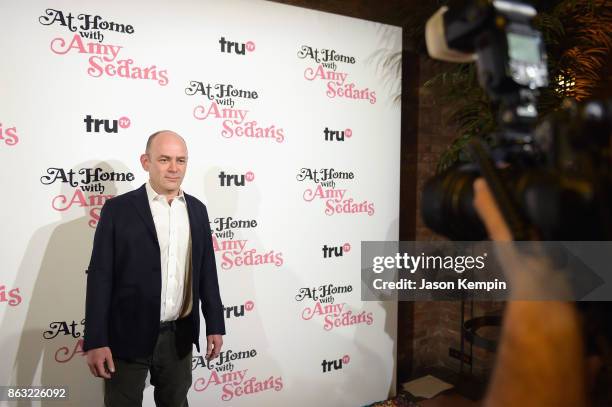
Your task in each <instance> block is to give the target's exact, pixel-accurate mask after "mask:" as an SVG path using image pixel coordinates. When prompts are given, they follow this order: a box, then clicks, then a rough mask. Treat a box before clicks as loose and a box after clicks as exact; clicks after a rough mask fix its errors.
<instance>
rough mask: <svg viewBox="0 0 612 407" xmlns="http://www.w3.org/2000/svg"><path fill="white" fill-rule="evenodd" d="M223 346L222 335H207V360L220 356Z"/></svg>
mask: <svg viewBox="0 0 612 407" xmlns="http://www.w3.org/2000/svg"><path fill="white" fill-rule="evenodd" d="M222 346H223V336H222V335H208V336H206V360H212V359H214V358H216V357H217V356H219V353H220V352H221V347H222Z"/></svg>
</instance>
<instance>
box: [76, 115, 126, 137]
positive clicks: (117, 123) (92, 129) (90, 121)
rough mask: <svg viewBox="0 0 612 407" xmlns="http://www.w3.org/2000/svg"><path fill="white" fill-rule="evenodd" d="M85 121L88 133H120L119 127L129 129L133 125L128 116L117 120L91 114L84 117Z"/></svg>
mask: <svg viewBox="0 0 612 407" xmlns="http://www.w3.org/2000/svg"><path fill="white" fill-rule="evenodd" d="M83 122H84V123H85V131H86V132H87V133H100V132H104V133H115V134H116V133H118V132H119V128H122V129H127V128H128V127H130V126H131V125H132V122H131V120H130V119H129V118H128V117H125V116H123V117H120V118H119V119H116V120H112V119H111V120H109V119H95V118H93V117H91V115H90V114H88V115H87V116H85V119H83Z"/></svg>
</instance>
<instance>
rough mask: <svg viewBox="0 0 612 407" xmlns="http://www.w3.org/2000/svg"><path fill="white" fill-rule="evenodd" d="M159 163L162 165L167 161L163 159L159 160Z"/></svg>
mask: <svg viewBox="0 0 612 407" xmlns="http://www.w3.org/2000/svg"><path fill="white" fill-rule="evenodd" d="M159 161H160V162H162V163H165V162H166V161H168V160H166V159H165V158H162V159H160V160H159Z"/></svg>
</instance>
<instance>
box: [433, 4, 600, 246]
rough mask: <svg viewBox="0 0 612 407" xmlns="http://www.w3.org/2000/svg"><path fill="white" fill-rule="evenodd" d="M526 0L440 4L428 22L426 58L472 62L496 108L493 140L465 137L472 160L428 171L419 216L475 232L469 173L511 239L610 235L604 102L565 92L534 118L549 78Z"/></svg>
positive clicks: (458, 236)
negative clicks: (557, 105) (551, 109)
mask: <svg viewBox="0 0 612 407" xmlns="http://www.w3.org/2000/svg"><path fill="white" fill-rule="evenodd" d="M535 16H536V10H535V9H534V8H533V7H532V6H531V5H529V4H525V3H521V2H516V1H507V0H494V1H492V2H484V1H475V2H473V3H471V4H469V5H468V6H467V7H465V8H462V9H458V10H449V9H448V8H446V7H442V8H441V9H440V10H438V12H437V13H436V14H434V16H432V17H431V18H430V20H429V21H428V22H427V26H426V41H427V48H428V52H429V54H430V55H431V57H432V58H435V59H441V60H445V61H451V62H462V63H465V62H472V61H475V62H476V64H477V68H478V79H479V83H480V85H481V86H482V87H483V88H484V89H485V90H486V92H487V94H488V95H489V97H490V99H491V101H492V103H494V104H495V105H496V106H497V107H498V118H497V123H498V130H497V131H496V133H494V134H492V135H491V136H492V139H493V140H494V143H493V145H494V147H493V148H488V147H487V146H485V144H484V143H483V142H482V141H481V140H480V139H476V138H473V139H472V140H471V142H470V143H469V145H468V150H469V155H470V157H471V158H472V162H471V163H467V164H457V165H455V166H453V167H451V168H449V169H448V170H446V171H444V172H442V173H440V174H438V175H436V176H434V177H432V178H431V179H429V180H428V181H427V183H426V185H425V187H424V190H423V194H422V205H421V207H422V208H423V209H422V211H423V219H424V221H425V223H426V225H427V226H428V227H429V228H431V229H432V230H434V231H435V232H437V233H439V234H442V235H444V236H446V237H448V238H450V239H452V240H482V239H485V238H486V231H485V228H484V225H483V224H482V222H481V221H480V219H479V217H478V215H477V213H476V211H475V209H474V207H473V197H474V192H473V188H472V185H473V181H474V180H475V179H476V178H477V177H483V178H485V180H486V181H487V183H488V185H489V187H490V189H491V191H492V193H493V196H494V198H495V200H496V202H497V205H498V206H499V208H500V210H501V213H502V215H503V216H504V218H505V220H506V222H507V224H508V226H509V227H510V230H511V232H512V234H513V236H514V238H515V239H516V240H533V239H539V240H612V168H611V157H610V135H611V129H612V101H610V100H608V101H606V102H599V101H591V102H587V103H585V104H577V103H575V102H571V101H569V99H568V100H565V101H564V102H563V104H562V107H561V109H560V110H559V111H558V112H556V113H555V114H553V115H551V116H549V117H547V118H545V119H544V120H541V121H539V123H538V111H537V98H538V96H539V90H538V89H540V88H543V87H546V86H547V85H548V71H547V63H546V53H545V51H544V43H543V39H542V35H541V33H540V32H539V31H537V30H536V29H535V28H534V27H533V25H532V23H531V22H532V19H533V18H534V17H535Z"/></svg>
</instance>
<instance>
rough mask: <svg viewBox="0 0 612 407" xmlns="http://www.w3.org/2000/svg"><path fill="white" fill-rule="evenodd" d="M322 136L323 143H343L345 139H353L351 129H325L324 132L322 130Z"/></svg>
mask: <svg viewBox="0 0 612 407" xmlns="http://www.w3.org/2000/svg"><path fill="white" fill-rule="evenodd" d="M323 136H324V137H325V141H344V140H345V137H346V138H347V139H349V138H351V137H353V131H352V130H351V129H344V130H332V129H330V128H329V127H326V128H325V130H323Z"/></svg>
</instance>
